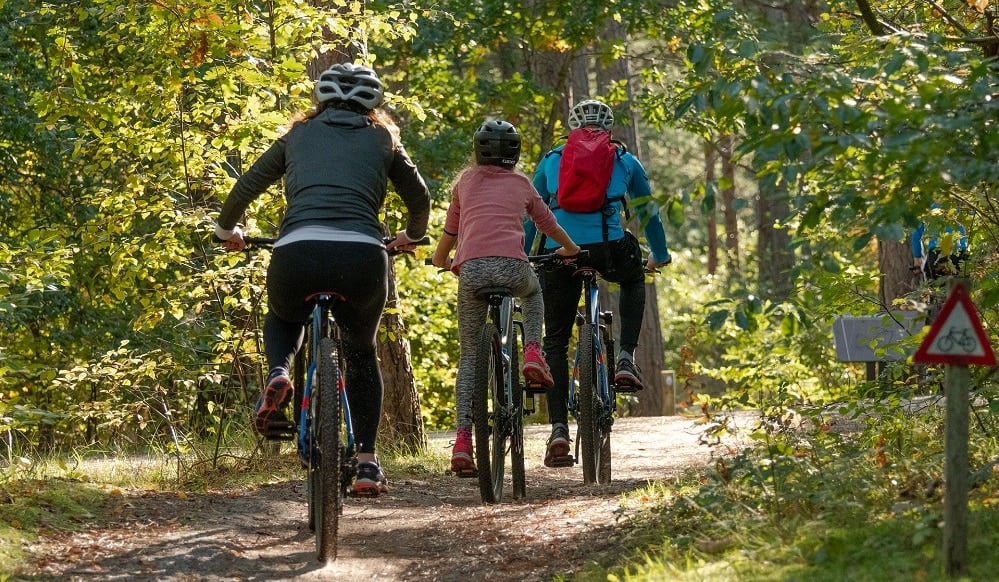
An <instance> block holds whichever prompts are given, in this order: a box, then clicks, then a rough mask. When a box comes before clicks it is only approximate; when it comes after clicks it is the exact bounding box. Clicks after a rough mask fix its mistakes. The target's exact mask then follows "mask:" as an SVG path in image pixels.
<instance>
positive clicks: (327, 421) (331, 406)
mask: <svg viewBox="0 0 999 582" xmlns="http://www.w3.org/2000/svg"><path fill="white" fill-rule="evenodd" d="M336 347H337V346H336V342H334V341H333V339H332V338H328V337H326V338H322V339H321V340H319V365H318V367H317V370H316V373H317V378H316V380H317V382H316V384H317V386H316V387H317V388H318V390H317V391H316V393H314V394H313V402H315V405H316V407H317V409H318V410H317V412H318V414H317V415H316V416H315V417H314V422H315V424H314V425H313V427H314V430H315V431H316V437H317V438H318V445H319V467H318V472H319V478H318V488H317V489H318V494H319V497H318V503H317V505H316V509H317V511H316V552H317V553H318V559H319V561H320V562H331V561H333V560H335V559H336V553H337V531H338V528H339V525H340V508H341V507H342V503H343V502H342V499H341V495H342V493H343V492H342V490H341V488H340V420H341V413H340V393H339V389H338V388H339V387H338V384H339V382H338V379H339V375H340V374H339V369H338V366H337V356H338V354H337V353H336Z"/></svg>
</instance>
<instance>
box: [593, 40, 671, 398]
mask: <svg viewBox="0 0 999 582" xmlns="http://www.w3.org/2000/svg"><path fill="white" fill-rule="evenodd" d="M603 40H604V41H611V40H613V41H614V42H626V40H627V31H626V30H625V27H624V25H623V24H621V23H619V22H616V21H613V20H611V21H608V23H607V26H605V28H604V31H603ZM597 78H598V79H607V80H609V81H613V82H615V83H618V82H622V81H623V82H624V87H625V94H626V95H627V97H628V102H626V103H624V104H622V105H623V107H622V106H618V110H619V111H621V110H623V111H625V112H627V115H622V116H621V118H619V119H616V120H615V123H614V137H615V138H616V139H618V140H620V141H621V142H623V143H624V144H625V145H626V146H627V147H628V151H630V152H631V153H632V154H633V155H634V156H635V157H637V158H638V159H641V158H642V149H641V142H640V141H639V138H638V118H637V115H636V114H635V113H634V110H633V109H632V107H631V104H632V103H631V101H632V99H633V96H634V90H633V87H632V82H631V64H630V61H629V60H628V58H627V57H626V56H625V57H621V58H619V59H617V60H615V61H614V62H613V64H612V65H611V66H610V67H607V69H606V70H604V71H598V75H597ZM603 89H604V86H603V85H601V86H600V87H598V90H600V91H602V90H603ZM628 227H629V230H631V231H632V232H634V233H635V234H636V235H639V232H638V227H639V225H638V224H637V221H635V220H632V221H631V224H629V225H628ZM656 293H657V291H656V284H655V281H650V282H648V283H646V285H645V315H644V316H643V318H642V333H641V335H640V336H639V339H638V350H636V352H637V353H635V363H637V364H638V367H639V368H641V369H642V381H643V383H644V384H645V389H644V390H642V391H641V392H639V393H638V402H637V404H636V405H635V406H634V407H632V408H631V414H632V416H660V415H662V414H663V401H662V398H663V378H662V373H661V371H662V370H663V369H665V367H666V366H665V363H664V362H663V354H664V353H665V351H666V350H665V348H664V346H663V334H662V330H661V329H660V328H659V302H658V301H657V298H656ZM610 306H612V307H614V308H615V312H617V309H616V306H617V300H616V298H615V299H614V300H613V302H612V303H611V304H610ZM616 316H617V318H620V314H619V313H616ZM619 325H620V322H617V323H615V327H616V328H618V329H619ZM611 356H613V357H617V354H611Z"/></svg>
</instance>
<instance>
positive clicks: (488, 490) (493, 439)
mask: <svg viewBox="0 0 999 582" xmlns="http://www.w3.org/2000/svg"><path fill="white" fill-rule="evenodd" d="M478 347H479V351H478V352H477V354H478V357H477V359H476V362H475V394H474V397H473V404H472V426H473V428H474V429H475V462H476V465H477V467H476V468H477V470H478V477H479V493H480V495H481V496H482V501H484V502H486V503H496V502H498V501H499V500H500V498H501V497H502V495H503V458H504V456H505V453H506V450H505V448H504V447H502V446H498V445H500V444H501V443H502V440H503V439H501V437H500V433H502V427H501V426H497V418H496V414H495V413H496V411H497V409H496V401H495V400H494V399H495V398H496V395H497V394H498V393H499V392H501V391H502V389H503V388H502V387H503V360H502V358H503V354H502V352H501V351H500V338H499V330H498V329H496V326H495V325H493V324H492V323H486V324H485V325H483V326H482V335H481V336H480V337H479V346H478ZM490 408H492V410H490ZM497 449H498V450H497ZM497 461H498V462H497Z"/></svg>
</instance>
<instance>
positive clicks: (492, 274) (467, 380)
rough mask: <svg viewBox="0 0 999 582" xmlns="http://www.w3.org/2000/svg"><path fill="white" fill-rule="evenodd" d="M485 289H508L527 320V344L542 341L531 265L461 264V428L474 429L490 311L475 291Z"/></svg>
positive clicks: (498, 260)
mask: <svg viewBox="0 0 999 582" xmlns="http://www.w3.org/2000/svg"><path fill="white" fill-rule="evenodd" d="M483 287H507V288H509V289H510V292H511V293H512V294H513V296H514V297H519V298H520V306H521V312H522V314H523V319H524V336H525V337H524V341H525V342H532V341H533V342H540V341H541V325H542V322H543V321H544V314H545V305H544V300H543V299H542V298H541V286H540V284H539V283H538V277H537V275H535V274H534V269H532V268H531V265H530V263H528V262H527V261H522V260H520V259H514V258H511V257H483V258H480V259H472V260H469V261H466V262H464V263H462V264H461V273H460V275H459V277H458V344H459V349H460V352H461V357H460V359H459V360H458V381H457V385H456V386H455V401H456V402H455V405H456V408H457V411H458V428H471V427H472V394H473V390H474V389H475V359H476V356H477V354H476V352H477V351H478V344H479V337H480V334H481V332H482V324H483V322H485V320H486V313H487V311H488V308H489V304H488V303H487V302H485V301H483V300H482V299H479V298H478V297H476V296H475V293H476V291H478V290H479V289H482V288H483ZM517 372H519V370H517Z"/></svg>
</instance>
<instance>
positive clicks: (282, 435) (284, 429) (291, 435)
mask: <svg viewBox="0 0 999 582" xmlns="http://www.w3.org/2000/svg"><path fill="white" fill-rule="evenodd" d="M260 436H262V437H264V438H265V439H267V440H269V441H293V440H295V437H296V436H298V434H297V432H296V431H295V425H294V424H291V423H289V422H272V423H269V424H268V425H267V432H264V433H262V434H261V435H260Z"/></svg>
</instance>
